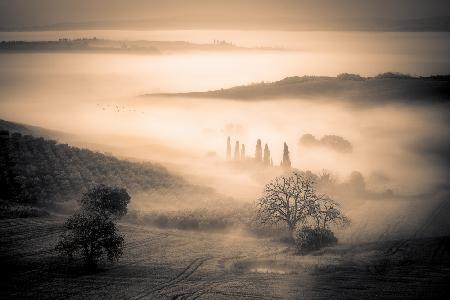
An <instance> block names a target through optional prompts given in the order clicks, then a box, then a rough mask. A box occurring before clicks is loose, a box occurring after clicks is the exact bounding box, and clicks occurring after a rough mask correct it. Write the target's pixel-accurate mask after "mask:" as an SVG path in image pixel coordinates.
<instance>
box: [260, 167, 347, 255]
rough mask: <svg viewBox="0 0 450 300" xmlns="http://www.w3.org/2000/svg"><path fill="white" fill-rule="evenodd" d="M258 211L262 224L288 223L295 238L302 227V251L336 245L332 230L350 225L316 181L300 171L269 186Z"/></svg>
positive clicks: (281, 177) (291, 173) (278, 179)
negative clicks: (318, 188)
mask: <svg viewBox="0 0 450 300" xmlns="http://www.w3.org/2000/svg"><path fill="white" fill-rule="evenodd" d="M257 207H258V210H257V216H258V220H259V221H260V222H261V223H263V224H280V223H284V224H286V225H287V228H288V231H289V234H290V237H291V238H293V237H294V231H295V230H296V229H298V228H299V227H301V228H300V230H299V232H298V234H297V245H298V246H299V248H320V247H321V246H323V245H325V244H327V241H328V242H333V241H335V240H336V239H335V237H334V234H333V232H332V231H331V228H332V226H347V225H348V224H349V223H350V220H349V219H348V218H347V217H346V216H345V215H344V213H343V212H342V210H341V207H340V205H339V204H338V203H337V202H336V201H334V200H333V199H331V198H330V197H329V196H328V195H326V194H321V193H319V192H318V191H317V189H316V183H315V177H314V176H312V174H309V173H305V172H301V171H297V170H294V171H292V172H290V173H288V174H286V175H283V176H280V177H277V178H275V179H273V180H272V181H271V182H269V183H268V184H267V185H266V186H265V188H264V192H263V195H262V197H261V198H260V199H258V201H257ZM311 239H312V240H311Z"/></svg>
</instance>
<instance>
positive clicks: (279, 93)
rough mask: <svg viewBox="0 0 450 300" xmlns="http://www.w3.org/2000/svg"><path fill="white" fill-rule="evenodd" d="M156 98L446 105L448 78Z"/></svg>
mask: <svg viewBox="0 0 450 300" xmlns="http://www.w3.org/2000/svg"><path fill="white" fill-rule="evenodd" d="M145 96H152V97H155V96H158V97H161V96H162V97H190V98H225V99H237V100H265V99H277V98H302V99H324V100H331V99H339V100H350V101H353V100H356V101H358V102H359V103H362V104H363V103H364V104H370V103H373V104H375V103H380V102H395V101H407V102H421V101H422V102H448V101H449V100H450V76H449V75H442V76H430V77H412V76H409V75H403V74H398V73H384V74H380V75H378V76H375V77H361V76H359V75H355V74H341V75H338V76H337V77H326V76H302V77H298V76H295V77H287V78H284V79H282V80H280V81H275V82H270V83H265V82H262V83H256V84H251V85H244V86H236V87H232V88H228V89H220V90H214V91H207V92H190V93H173V94H148V95H145Z"/></svg>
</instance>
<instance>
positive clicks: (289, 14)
mask: <svg viewBox="0 0 450 300" xmlns="http://www.w3.org/2000/svg"><path fill="white" fill-rule="evenodd" d="M448 15H450V5H449V2H448V0H427V1H425V0H364V1H361V0H339V1H338V0H314V1H311V0H310V1H306V0H239V1H238V0H226V1H225V0H221V1H217V0H163V1H162V0H159V1H155V0H0V27H16V26H17V27H20V26H33V25H48V24H55V23H65V22H88V21H110V20H136V19H155V18H169V17H180V16H184V17H190V18H191V19H192V18H199V19H201V18H208V19H211V20H214V18H227V17H230V18H241V19H242V18H243V19H246V18H248V19H249V21H251V19H252V18H253V19H267V18H278V19H279V18H287V19H296V20H300V19H303V20H309V21H311V22H314V20H321V21H322V22H323V20H327V19H341V18H342V19H372V18H393V19H409V18H422V17H432V16H448Z"/></svg>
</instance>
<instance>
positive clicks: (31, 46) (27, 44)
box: [0, 37, 283, 54]
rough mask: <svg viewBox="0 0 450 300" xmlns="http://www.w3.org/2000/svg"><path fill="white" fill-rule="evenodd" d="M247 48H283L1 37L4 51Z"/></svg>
mask: <svg viewBox="0 0 450 300" xmlns="http://www.w3.org/2000/svg"><path fill="white" fill-rule="evenodd" d="M247 50H259V51H261V50H264V51H266V50H268V51H270V50H272V51H275V50H276V51H280V50H283V49H280V48H270V47H258V48H246V47H240V46H237V45H234V44H233V43H232V42H228V41H225V40H213V41H211V43H206V44H195V43H190V42H184V41H122V40H107V39H98V38H95V37H94V38H81V39H67V38H61V39H59V40H55V41H2V42H0V53H1V52H67V51H68V52H70V51H83V52H117V53H141V54H161V53H171V52H179V51H247Z"/></svg>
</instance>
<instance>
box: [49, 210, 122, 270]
mask: <svg viewBox="0 0 450 300" xmlns="http://www.w3.org/2000/svg"><path fill="white" fill-rule="evenodd" d="M64 229H65V232H64V233H63V234H62V236H61V239H60V241H59V242H58V244H57V246H56V250H57V251H59V252H60V253H61V254H63V255H66V256H68V257H69V259H70V260H72V259H73V258H74V256H77V255H79V256H81V257H82V258H83V260H84V262H85V265H86V266H87V267H89V268H95V267H96V266H97V263H98V261H99V260H100V259H101V258H102V257H105V258H107V259H108V260H109V261H111V262H112V261H115V260H118V259H119V257H120V256H121V255H122V253H123V246H124V238H123V237H122V236H121V235H119V234H118V233H117V228H116V225H115V224H114V222H113V221H112V220H111V219H110V218H108V216H106V215H104V214H101V213H99V212H98V211H87V210H80V211H79V212H78V213H76V214H74V215H73V216H71V217H70V218H69V219H68V220H67V221H66V222H65V224H64Z"/></svg>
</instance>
